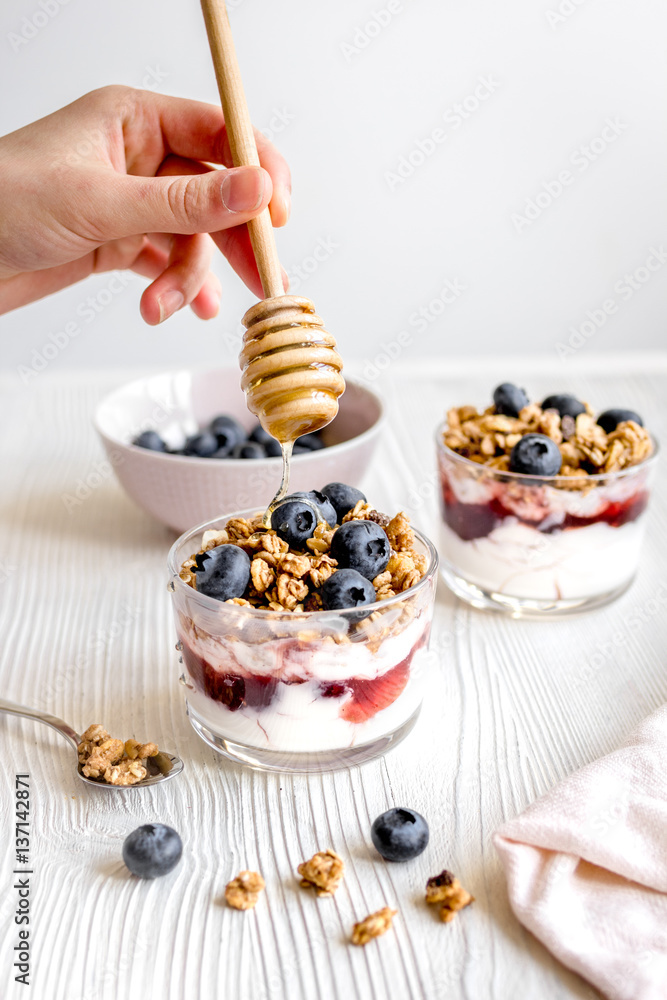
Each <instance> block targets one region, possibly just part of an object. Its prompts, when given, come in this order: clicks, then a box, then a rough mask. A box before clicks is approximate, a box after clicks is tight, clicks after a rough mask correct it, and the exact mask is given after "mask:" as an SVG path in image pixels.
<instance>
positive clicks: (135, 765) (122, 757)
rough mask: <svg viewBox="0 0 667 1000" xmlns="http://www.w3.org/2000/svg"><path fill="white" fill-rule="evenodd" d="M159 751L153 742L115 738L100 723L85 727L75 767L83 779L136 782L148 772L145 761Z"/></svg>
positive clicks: (113, 782)
mask: <svg viewBox="0 0 667 1000" xmlns="http://www.w3.org/2000/svg"><path fill="white" fill-rule="evenodd" d="M158 754H159V750H158V746H157V743H139V742H137V740H133V739H130V740H125V741H124V742H123V740H116V739H113V738H112V737H111V736H110V735H109V733H108V732H107V731H106V729H105V728H104V726H101V725H100V724H99V723H94V724H93V725H92V726H88V729H86V731H85V733H84V734H83V736H82V737H81V742H80V743H79V766H80V768H81V773H82V774H83V775H84V776H85V777H86V778H93V779H95V780H96V781H101V782H102V781H105V782H107V784H109V785H136V784H137V783H138V782H139V781H143V779H144V778H145V777H146V775H147V773H148V771H147V770H146V761H147V759H148V758H149V757H157V756H158Z"/></svg>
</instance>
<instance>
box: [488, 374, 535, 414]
mask: <svg viewBox="0 0 667 1000" xmlns="http://www.w3.org/2000/svg"><path fill="white" fill-rule="evenodd" d="M528 403H529V399H528V396H527V395H526V392H525V390H524V389H520V388H519V387H518V385H513V384H512V383H511V382H503V383H502V385H499V386H498V387H497V388H496V389H494V391H493V405H494V406H495V408H496V413H503V414H505V416H506V417H518V416H519V413H520V412H521V410H523V408H524V406H528Z"/></svg>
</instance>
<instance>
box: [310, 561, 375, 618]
mask: <svg viewBox="0 0 667 1000" xmlns="http://www.w3.org/2000/svg"><path fill="white" fill-rule="evenodd" d="M320 597H321V598H322V604H323V606H324V608H326V610H327V611H338V610H342V609H343V608H358V607H360V606H362V605H364V604H372V603H373V602H374V601H375V587H374V586H373V584H372V583H371V582H370V580H367V579H366V577H365V576H362V575H361V573H357V571H356V569H337V570H335V571H334V572H333V573H332V574H331V576H330V577H329V579H328V580H325V581H324V583H323V584H322V586H321V588H320Z"/></svg>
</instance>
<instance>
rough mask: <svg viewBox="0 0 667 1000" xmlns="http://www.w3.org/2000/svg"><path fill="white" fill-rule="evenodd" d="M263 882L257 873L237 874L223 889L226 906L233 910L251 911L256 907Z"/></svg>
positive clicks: (245, 872)
mask: <svg viewBox="0 0 667 1000" xmlns="http://www.w3.org/2000/svg"><path fill="white" fill-rule="evenodd" d="M264 886H265V882H264V879H263V878H262V876H261V875H260V874H259V872H249V871H244V872H239V874H238V875H237V876H236V878H234V879H232V881H231V882H228V883H227V885H226V887H225V899H226V901H227V905H228V906H231V907H232V908H233V909H234V910H252V909H253V907H255V906H256V905H257V900H258V899H259V894H260V892H262V890H263V889H264Z"/></svg>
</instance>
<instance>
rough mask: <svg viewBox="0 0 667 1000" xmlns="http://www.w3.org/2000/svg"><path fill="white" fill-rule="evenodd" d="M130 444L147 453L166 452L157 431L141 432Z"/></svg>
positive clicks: (165, 447)
mask: <svg viewBox="0 0 667 1000" xmlns="http://www.w3.org/2000/svg"><path fill="white" fill-rule="evenodd" d="M132 444H134V445H136V446H137V448H147V449H148V450H149V451H166V450H167V446H166V444H165V443H164V441H163V440H162V438H161V437H160V435H159V434H158V432H157V431H142V432H141V434H138V435H137V436H136V437H135V438H134V440H133V441H132Z"/></svg>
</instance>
